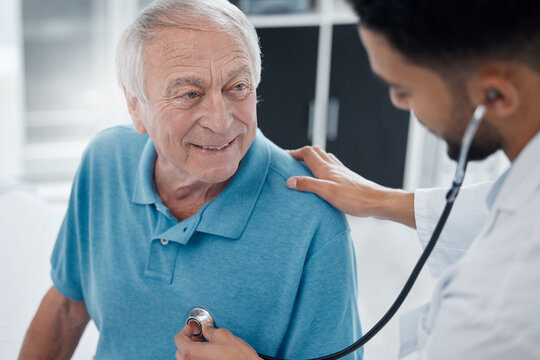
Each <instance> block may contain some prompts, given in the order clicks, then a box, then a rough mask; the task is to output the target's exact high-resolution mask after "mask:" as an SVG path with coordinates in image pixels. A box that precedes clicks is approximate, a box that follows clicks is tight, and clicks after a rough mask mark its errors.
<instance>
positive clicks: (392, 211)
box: [287, 146, 416, 228]
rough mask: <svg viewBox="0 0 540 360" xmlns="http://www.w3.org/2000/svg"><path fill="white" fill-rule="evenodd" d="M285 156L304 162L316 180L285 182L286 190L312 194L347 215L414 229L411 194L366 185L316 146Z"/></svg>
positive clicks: (290, 152)
mask: <svg viewBox="0 0 540 360" xmlns="http://www.w3.org/2000/svg"><path fill="white" fill-rule="evenodd" d="M288 153H289V154H290V155H291V156H292V157H294V158H295V159H296V160H298V161H304V162H305V163H306V165H307V166H308V167H309V169H310V170H311V172H312V173H313V175H314V176H315V177H309V176H293V177H291V178H289V179H288V180H287V186H288V187H289V188H291V189H293V190H299V191H309V192H312V193H315V194H317V195H319V196H320V197H321V198H323V199H324V200H326V201H328V202H329V203H330V204H332V205H333V206H334V207H336V208H337V209H339V210H341V211H342V212H344V213H347V214H350V215H354V216H360V217H367V216H373V217H376V218H379V219H386V220H392V221H396V222H399V223H402V224H404V225H407V226H410V227H413V228H414V227H416V224H415V219H414V193H407V192H404V191H402V190H396V189H390V188H386V187H383V186H381V185H379V184H376V183H374V182H373V181H369V180H367V179H365V178H363V177H362V176H360V175H358V174H357V173H355V172H354V171H352V170H350V169H349V168H347V167H346V166H345V165H343V163H342V162H341V161H339V159H338V158H337V157H336V156H335V155H334V154H330V153H327V152H326V151H324V150H323V149H321V148H320V147H318V146H304V147H303V148H301V149H297V150H289V151H288Z"/></svg>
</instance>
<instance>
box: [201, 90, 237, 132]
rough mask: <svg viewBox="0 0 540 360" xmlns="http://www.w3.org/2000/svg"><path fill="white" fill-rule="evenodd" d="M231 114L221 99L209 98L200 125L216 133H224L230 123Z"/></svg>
mask: <svg viewBox="0 0 540 360" xmlns="http://www.w3.org/2000/svg"><path fill="white" fill-rule="evenodd" d="M232 119H233V117H232V114H231V113H230V111H229V109H228V108H227V104H226V102H225V101H224V99H223V97H221V96H219V97H215V98H213V99H212V98H209V99H208V102H207V111H206V114H205V116H204V117H203V118H202V119H201V125H202V126H204V127H206V128H209V129H210V130H212V131H214V132H216V133H223V132H226V131H227V130H228V129H229V127H230V126H231V123H232Z"/></svg>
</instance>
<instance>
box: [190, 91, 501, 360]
mask: <svg viewBox="0 0 540 360" xmlns="http://www.w3.org/2000/svg"><path fill="white" fill-rule="evenodd" d="M497 96H498V94H497V92H496V91H495V90H488V92H487V99H488V100H489V101H493V100H495V99H496V98H497ZM485 113H486V106H485V105H484V104H480V105H478V106H477V107H476V109H475V111H474V114H473V116H472V118H471V120H470V121H469V125H468V126H467V129H466V130H465V134H464V135H463V140H462V142H461V148H460V151H459V158H458V162H457V165H456V173H455V175H454V180H453V181H452V187H451V188H450V190H448V193H447V194H446V206H445V207H444V210H443V212H442V214H441V217H440V218H439V221H438V222H437V226H436V227H435V230H434V231H433V234H432V235H431V238H430V240H429V242H428V244H427V246H426V248H425V249H424V251H423V252H422V255H421V256H420V258H419V259H418V262H417V263H416V265H415V266H414V268H413V270H412V272H411V275H409V278H408V279H407V282H406V283H405V285H404V286H403V289H402V290H401V292H400V293H399V295H398V296H397V298H396V300H394V303H393V304H392V306H390V308H389V309H388V311H387V312H386V313H385V314H384V315H383V317H382V318H381V319H380V320H379V321H378V322H377V323H376V324H375V325H374V326H373V327H372V328H371V329H370V330H369V331H368V332H367V333H365V334H364V335H363V336H362V337H361V338H360V339H358V340H357V341H356V342H354V343H353V344H352V345H350V346H349V347H347V348H345V349H343V350H340V351H338V352H335V353H333V354H330V355H325V356H321V357H318V358H314V359H311V360H334V359H339V358H342V357H344V356H346V355H349V354H350V353H352V352H354V351H356V350H358V349H359V348H361V347H362V346H364V345H365V344H366V343H367V342H368V341H369V340H371V339H372V338H373V337H374V336H375V335H376V334H377V333H378V332H379V331H380V330H381V329H382V328H383V327H384V326H385V325H386V324H387V323H388V322H389V321H390V319H392V317H393V316H394V315H395V314H396V312H397V311H398V309H399V308H400V307H401V305H402V304H403V301H404V300H405V298H406V297H407V295H408V294H409V292H410V291H411V289H412V287H413V285H414V283H415V281H416V279H417V278H418V275H419V274H420V271H421V270H422V268H423V267H424V264H425V263H426V261H427V259H428V257H429V255H430V254H431V252H432V250H433V248H434V247H435V244H436V243H437V240H438V239H439V236H440V235H441V232H442V230H443V228H444V225H445V224H446V220H447V219H448V216H449V215H450V210H452V206H453V205H454V201H455V200H456V197H457V195H458V193H459V189H460V188H461V185H462V184H463V179H464V177H465V170H466V168H467V163H468V154H469V149H470V147H471V144H472V141H473V139H474V135H475V134H476V131H477V130H478V127H479V126H480V122H481V121H482V119H483V117H484V114H485ZM205 322H208V323H210V324H212V325H213V324H214V320H213V318H212V315H210V313H209V312H208V311H206V310H205V309H203V308H195V309H193V310H192V311H191V313H190V314H189V317H188V319H187V321H186V324H187V325H190V326H191V327H192V328H194V329H195V333H194V334H193V335H194V336H200V335H202V324H203V323H205ZM258 355H259V356H260V357H261V358H263V359H267V360H280V359H276V358H273V357H271V356H267V355H262V354H258Z"/></svg>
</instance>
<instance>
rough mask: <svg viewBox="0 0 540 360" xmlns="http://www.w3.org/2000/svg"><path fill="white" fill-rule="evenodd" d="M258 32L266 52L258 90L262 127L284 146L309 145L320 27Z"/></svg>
mask: <svg viewBox="0 0 540 360" xmlns="http://www.w3.org/2000/svg"><path fill="white" fill-rule="evenodd" d="M257 32H258V34H259V37H260V41H261V49H262V53H263V61H262V67H263V71H262V81H261V84H260V86H259V89H258V91H257V95H258V98H259V99H260V101H259V104H258V105H257V106H258V109H257V110H258V121H259V128H260V129H261V130H262V132H263V133H264V134H265V135H266V137H268V138H269V139H270V140H272V141H273V142H275V143H276V144H278V145H279V146H281V147H283V148H285V149H292V148H297V147H300V146H304V145H308V144H310V140H309V139H308V121H309V105H310V103H311V102H312V101H313V97H314V94H315V74H316V69H317V42H318V28H317V27H297V28H263V29H258V30H257Z"/></svg>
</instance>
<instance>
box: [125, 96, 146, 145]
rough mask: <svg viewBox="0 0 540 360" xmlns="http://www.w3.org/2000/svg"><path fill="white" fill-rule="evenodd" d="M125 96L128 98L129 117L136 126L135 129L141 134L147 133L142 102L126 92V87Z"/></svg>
mask: <svg viewBox="0 0 540 360" xmlns="http://www.w3.org/2000/svg"><path fill="white" fill-rule="evenodd" d="M123 89H124V96H125V97H126V103H127V107H128V111H129V115H131V120H132V121H133V125H135V129H136V130H137V131H138V132H139V133H141V134H145V133H146V128H145V127H144V123H143V121H142V119H143V115H144V111H143V109H142V104H141V102H140V100H139V99H138V98H137V97H136V96H135V95H133V94H131V93H130V92H128V91H127V90H126V88H125V87H124V88H123Z"/></svg>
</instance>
